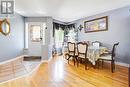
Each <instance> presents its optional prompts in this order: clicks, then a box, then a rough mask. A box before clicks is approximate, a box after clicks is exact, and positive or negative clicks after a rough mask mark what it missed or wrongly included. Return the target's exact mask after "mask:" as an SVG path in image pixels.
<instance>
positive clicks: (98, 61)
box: [97, 60, 100, 69]
mask: <svg viewBox="0 0 130 87" xmlns="http://www.w3.org/2000/svg"><path fill="white" fill-rule="evenodd" d="M99 63H100V60H97V66H98V69H99Z"/></svg>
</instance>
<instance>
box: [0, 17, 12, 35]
mask: <svg viewBox="0 0 130 87" xmlns="http://www.w3.org/2000/svg"><path fill="white" fill-rule="evenodd" d="M0 32H1V33H2V34H4V35H5V36H6V35H8V34H9V33H10V23H9V22H8V20H7V19H4V20H3V21H1V22H0Z"/></svg>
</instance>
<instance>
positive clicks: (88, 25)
mask: <svg viewBox="0 0 130 87" xmlns="http://www.w3.org/2000/svg"><path fill="white" fill-rule="evenodd" d="M84 30H85V33H90V32H98V31H107V30H108V16H104V17H100V18H96V19H93V20H88V21H85V22H84Z"/></svg>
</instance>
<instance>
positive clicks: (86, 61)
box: [85, 59, 88, 70]
mask: <svg viewBox="0 0 130 87" xmlns="http://www.w3.org/2000/svg"><path fill="white" fill-rule="evenodd" d="M87 63H88V60H87V59H85V70H87V67H88V66H87Z"/></svg>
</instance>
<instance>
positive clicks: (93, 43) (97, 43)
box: [92, 41, 102, 46]
mask: <svg viewBox="0 0 130 87" xmlns="http://www.w3.org/2000/svg"><path fill="white" fill-rule="evenodd" d="M92 45H99V46H101V45H102V44H101V42H99V41H94V42H92Z"/></svg>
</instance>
